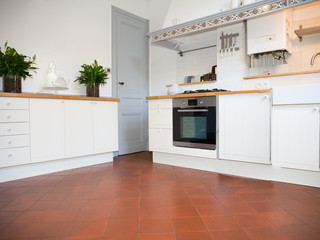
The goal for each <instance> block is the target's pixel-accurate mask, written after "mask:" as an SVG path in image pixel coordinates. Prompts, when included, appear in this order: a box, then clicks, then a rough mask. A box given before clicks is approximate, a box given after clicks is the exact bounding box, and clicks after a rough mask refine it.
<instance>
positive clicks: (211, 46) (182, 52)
mask: <svg viewBox="0 0 320 240" xmlns="http://www.w3.org/2000/svg"><path fill="white" fill-rule="evenodd" d="M216 46H217V45H210V46H207V47H201V48H195V49H190V50H186V51H179V52H178V54H179V55H180V57H183V54H184V53H188V52H194V51H198V50H202V49H207V48H213V47H216Z"/></svg>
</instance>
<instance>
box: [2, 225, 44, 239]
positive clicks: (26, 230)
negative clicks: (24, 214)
mask: <svg viewBox="0 0 320 240" xmlns="http://www.w3.org/2000/svg"><path fill="white" fill-rule="evenodd" d="M40 225H41V224H40V223H13V224H10V225H8V226H7V227H5V228H4V229H3V230H2V231H1V232H0V239H25V238H28V237H31V235H32V234H33V233H34V232H35V231H37V230H38V229H39V228H40Z"/></svg>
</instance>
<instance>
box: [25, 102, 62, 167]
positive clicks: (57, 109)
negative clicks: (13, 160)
mask: <svg viewBox="0 0 320 240" xmlns="http://www.w3.org/2000/svg"><path fill="white" fill-rule="evenodd" d="M64 102H65V101H63V100H57V99H30V139H31V162H43V161H49V160H54V159H61V158H64V157H65V141H64V128H65V126H64V105H65V104H64Z"/></svg>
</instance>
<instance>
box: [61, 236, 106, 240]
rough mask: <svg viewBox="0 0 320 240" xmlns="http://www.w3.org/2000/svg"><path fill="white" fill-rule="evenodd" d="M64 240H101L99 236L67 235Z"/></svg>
mask: <svg viewBox="0 0 320 240" xmlns="http://www.w3.org/2000/svg"><path fill="white" fill-rule="evenodd" d="M64 240H101V237H67V238H65V239H64Z"/></svg>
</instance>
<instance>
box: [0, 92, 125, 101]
mask: <svg viewBox="0 0 320 240" xmlns="http://www.w3.org/2000/svg"><path fill="white" fill-rule="evenodd" d="M0 97H20V98H49V99H68V100H91V101H113V102H119V101H120V99H119V98H106V97H98V98H97V97H85V96H71V95H53V94H52V95H51V94H36V93H7V92H0Z"/></svg>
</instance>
